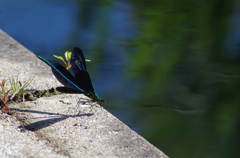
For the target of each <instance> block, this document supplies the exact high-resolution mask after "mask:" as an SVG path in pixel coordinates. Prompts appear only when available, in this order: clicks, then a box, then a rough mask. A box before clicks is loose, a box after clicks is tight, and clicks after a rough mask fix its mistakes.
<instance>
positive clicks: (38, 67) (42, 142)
mask: <svg viewBox="0 0 240 158" xmlns="http://www.w3.org/2000/svg"><path fill="white" fill-rule="evenodd" d="M10 54H11V55H10ZM0 63H1V69H0V81H1V80H3V79H8V78H9V77H12V76H18V78H19V80H21V81H22V82H24V81H27V80H28V79H29V77H35V80H34V81H33V83H32V84H31V86H30V88H32V89H48V88H51V87H55V86H57V85H60V83H58V81H57V80H56V79H55V78H54V77H53V75H52V73H51V70H50V68H49V67H48V66H47V65H46V64H45V63H43V62H42V61H40V60H39V59H37V58H36V57H35V55H34V54H33V53H31V52H29V51H28V50H27V49H26V48H24V47H23V46H21V45H20V44H19V43H17V42H16V41H15V40H13V39H12V38H11V37H9V36H8V35H7V34H5V33H4V32H3V31H1V30H0ZM79 96H81V97H82V98H86V97H85V96H83V95H72V94H71V95H69V94H66V95H58V96H53V97H48V98H40V99H38V100H37V101H33V102H23V103H19V104H14V105H13V104H12V105H10V108H12V109H13V108H14V109H16V110H17V111H18V113H17V114H16V118H18V120H17V119H16V118H15V117H9V116H8V115H6V114H2V113H0V133H1V134H0V157H1V158H2V157H3V158H4V157H20V158H23V157H24V158H26V157H31V158H32V157H33V158H35V157H36V158H41V157H49V158H52V157H71V158H74V157H76V158H77V157H137V158H140V157H151V158H152V157H161V158H166V157H167V156H166V155H165V154H164V153H162V152H161V151H160V150H159V149H157V148H156V147H154V146H153V145H151V144H150V143H149V142H147V141H146V140H145V139H144V138H142V137H141V136H139V135H138V134H137V133H135V132H134V131H132V130H131V129H129V127H127V126H126V125H124V124H123V123H122V122H121V121H119V120H118V119H117V118H116V117H114V116H113V115H111V114H110V113H109V112H107V111H106V110H105V109H103V108H102V107H100V106H99V105H95V106H93V107H92V108H89V107H83V105H81V106H80V107H79V108H78V109H77V110H76V109H73V108H75V107H76V103H77V101H78V98H79ZM76 111H80V112H81V113H79V115H75V112H76ZM91 114H92V115H91Z"/></svg>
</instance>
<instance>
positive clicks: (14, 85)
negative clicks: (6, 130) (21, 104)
mask: <svg viewBox="0 0 240 158" xmlns="http://www.w3.org/2000/svg"><path fill="white" fill-rule="evenodd" d="M33 79H34V78H33V77H32V78H29V79H28V81H27V82H26V83H25V84H24V85H22V83H21V82H20V81H18V78H11V79H10V78H9V82H10V84H11V87H10V88H6V83H7V80H5V79H4V80H2V82H1V84H0V87H1V91H0V100H1V101H2V104H3V105H2V106H1V108H0V109H2V108H4V109H3V110H5V111H7V112H10V109H9V107H8V105H7V102H8V101H9V100H18V99H19V97H20V96H21V95H23V93H24V91H25V89H26V88H27V87H28V86H29V85H30V84H31V82H32V81H33ZM7 89H8V90H7ZM10 96H11V97H10ZM23 99H24V97H23Z"/></svg>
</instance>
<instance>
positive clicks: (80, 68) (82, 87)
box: [37, 47, 105, 103]
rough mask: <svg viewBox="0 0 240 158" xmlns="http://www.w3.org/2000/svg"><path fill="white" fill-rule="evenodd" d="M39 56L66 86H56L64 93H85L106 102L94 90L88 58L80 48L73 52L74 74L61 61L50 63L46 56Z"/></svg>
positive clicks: (96, 99) (100, 101)
mask: <svg viewBox="0 0 240 158" xmlns="http://www.w3.org/2000/svg"><path fill="white" fill-rule="evenodd" d="M37 57H38V58H39V59H40V60H42V61H43V62H45V63H46V64H47V65H49V66H50V67H51V68H52V72H53V74H54V76H55V77H56V78H57V80H58V81H59V82H60V83H61V84H63V85H64V86H61V87H56V89H57V90H58V91H59V92H62V93H74V94H84V95H85V96H87V97H89V98H91V99H92V101H93V102H98V103H105V100H104V99H102V98H100V97H99V96H98V94H97V93H96V92H95V91H94V88H93V85H92V81H91V78H90V76H89V73H88V70H87V65H86V60H85V57H84V55H83V52H82V50H81V49H80V48H78V47H76V48H74V49H73V50H72V54H71V60H70V64H71V68H72V71H73V74H74V75H72V74H71V73H70V72H69V71H68V70H67V69H66V68H65V67H63V66H62V65H61V64H59V63H50V62H49V61H48V60H46V59H45V58H43V57H41V56H39V55H37Z"/></svg>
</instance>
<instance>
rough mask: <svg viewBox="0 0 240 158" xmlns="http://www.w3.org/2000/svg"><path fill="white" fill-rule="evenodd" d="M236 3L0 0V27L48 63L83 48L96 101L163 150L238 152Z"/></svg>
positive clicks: (203, 157) (204, 154) (196, 157)
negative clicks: (104, 101)
mask: <svg viewBox="0 0 240 158" xmlns="http://www.w3.org/2000/svg"><path fill="white" fill-rule="evenodd" d="M239 26H240V3H238V2H237V1H234V0H232V1H227V0H213V1H187V0H182V1H178V0H172V1H159V0H155V1H154V0H150V1H141V0H140V1H134V0H132V1H130V0H129V1H106V0H100V1H93V0H92V1H90V0H89V1H77V0H70V1H63V0H58V1H54V0H52V1H46V0H45V1H44V0H42V1H40V0H38V1H30V0H23V1H17V0H0V28H1V29H3V30H4V31H5V32H7V33H8V34H9V35H11V36H12V37H13V38H15V39H16V40H17V41H19V42H20V43H21V44H23V45H24V46H25V47H26V48H28V49H29V50H31V51H32V52H34V53H35V54H39V55H42V56H43V57H45V58H47V59H48V60H55V59H54V57H52V55H53V54H56V55H63V53H64V52H65V51H66V50H72V48H74V47H75V46H79V47H81V48H82V49H83V51H84V53H85V55H86V57H87V58H89V59H91V60H92V62H91V63H88V67H89V71H90V74H91V77H92V79H93V83H94V87H95V90H96V91H97V92H98V94H99V95H100V96H101V97H103V98H105V100H107V103H106V104H105V105H103V106H104V107H105V108H106V109H107V110H109V111H110V112H111V113H113V114H114V115H115V116H117V117H118V118H119V119H120V120H122V121H123V122H124V123H126V124H127V125H129V126H130V127H131V128H132V129H133V130H135V131H136V132H138V133H139V134H140V135H142V136H143V137H145V138H146V139H147V140H148V141H150V142H151V143H152V144H154V145H155V146H157V147H158V148H159V149H161V150H163V151H164V152H165V153H166V154H167V155H168V156H170V157H176V158H186V157H187V158H188V157H191V158H226V157H231V158H234V157H240V150H239V148H240V141H239V140H240V90H239V89H240V82H239V80H240V47H239V45H240V29H239V28H240V27H239Z"/></svg>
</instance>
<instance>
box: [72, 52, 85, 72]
mask: <svg viewBox="0 0 240 158" xmlns="http://www.w3.org/2000/svg"><path fill="white" fill-rule="evenodd" d="M70 62H71V65H72V70H73V73H74V74H75V75H76V74H77V72H78V71H80V70H85V71H87V65H86V61H85V57H84V55H83V52H82V50H81V49H80V48H78V47H76V48H74V49H73V50H72V57H71V61H70Z"/></svg>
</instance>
